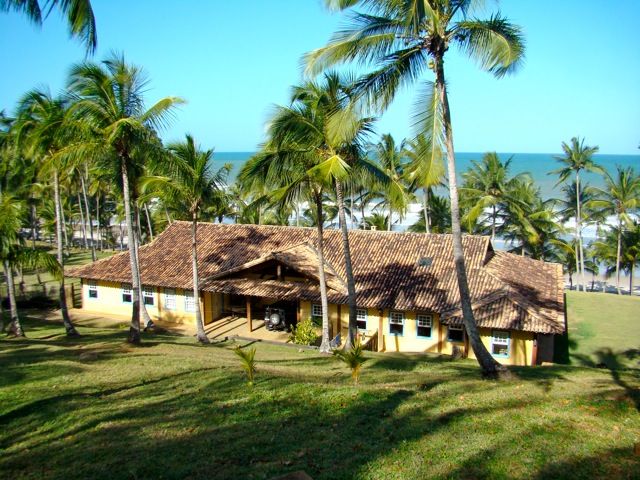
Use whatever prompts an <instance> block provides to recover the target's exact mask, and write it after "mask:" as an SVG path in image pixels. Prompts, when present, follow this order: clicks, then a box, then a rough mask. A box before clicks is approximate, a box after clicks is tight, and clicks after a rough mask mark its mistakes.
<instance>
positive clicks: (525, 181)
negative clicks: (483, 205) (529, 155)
mask: <svg viewBox="0 0 640 480" xmlns="http://www.w3.org/2000/svg"><path fill="white" fill-rule="evenodd" d="M511 195H512V196H513V198H515V199H517V203H516V206H515V207H514V205H511V204H510V205H509V206H508V208H507V216H508V217H509V219H510V220H509V224H508V225H507V227H506V229H505V230H504V233H503V236H504V238H505V240H507V241H508V242H509V243H510V244H511V245H512V246H513V247H512V249H511V251H512V252H514V253H520V254H521V255H525V254H526V255H528V256H530V257H532V258H535V259H539V260H550V259H555V257H556V251H557V248H556V246H555V244H554V242H555V241H556V240H557V239H558V238H560V236H561V235H562V233H563V228H562V224H561V223H559V222H558V221H557V218H556V213H555V211H554V206H555V201H554V200H542V197H541V195H540V188H539V187H538V186H537V185H536V184H535V182H534V181H533V180H532V179H531V178H530V177H527V176H524V177H522V178H520V179H518V180H517V181H516V182H515V183H514V184H513V185H512V190H511Z"/></svg>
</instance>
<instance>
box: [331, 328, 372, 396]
mask: <svg viewBox="0 0 640 480" xmlns="http://www.w3.org/2000/svg"><path fill="white" fill-rule="evenodd" d="M333 354H334V355H335V356H336V357H338V358H339V359H340V360H342V361H343V362H344V363H346V364H347V366H348V367H349V368H350V369H351V378H352V379H353V382H354V383H355V384H357V383H358V381H359V380H360V370H361V369H362V364H363V363H364V362H366V361H367V359H366V358H365V357H364V349H363V348H362V343H361V342H360V337H358V338H357V340H356V342H355V344H354V345H353V348H352V349H351V350H348V351H344V350H334V351H333Z"/></svg>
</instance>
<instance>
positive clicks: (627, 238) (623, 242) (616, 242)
mask: <svg viewBox="0 0 640 480" xmlns="http://www.w3.org/2000/svg"><path fill="white" fill-rule="evenodd" d="M623 228H624V227H623ZM593 252H594V253H595V256H596V257H597V258H599V259H600V260H601V261H602V262H603V263H604V264H605V267H606V274H607V275H611V274H614V273H615V274H616V276H617V275H618V272H619V271H625V272H626V273H627V274H628V275H629V292H630V294H631V295H632V294H633V288H634V285H633V274H634V270H635V268H636V266H637V265H638V264H639V263H640V224H638V223H637V222H633V223H632V225H630V226H627V227H626V228H624V231H622V232H620V230H619V227H613V228H611V229H609V230H607V231H606V232H605V233H604V235H603V236H602V237H601V238H600V239H598V240H597V241H596V242H594V244H593ZM618 293H620V287H619V286H618Z"/></svg>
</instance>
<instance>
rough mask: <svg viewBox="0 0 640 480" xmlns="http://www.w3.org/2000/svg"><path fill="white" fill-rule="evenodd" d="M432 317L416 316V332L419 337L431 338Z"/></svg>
mask: <svg viewBox="0 0 640 480" xmlns="http://www.w3.org/2000/svg"><path fill="white" fill-rule="evenodd" d="M432 322H433V315H418V316H417V317H416V323H417V330H418V336H419V337H425V338H431V326H432Z"/></svg>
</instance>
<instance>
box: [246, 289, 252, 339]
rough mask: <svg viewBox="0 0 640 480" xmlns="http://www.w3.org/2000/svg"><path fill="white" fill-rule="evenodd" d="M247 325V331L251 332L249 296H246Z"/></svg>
mask: <svg viewBox="0 0 640 480" xmlns="http://www.w3.org/2000/svg"><path fill="white" fill-rule="evenodd" d="M247 326H248V327H249V332H253V322H252V321H251V297H247Z"/></svg>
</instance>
